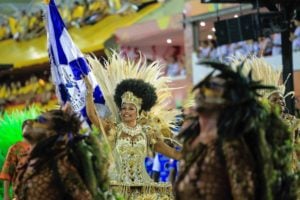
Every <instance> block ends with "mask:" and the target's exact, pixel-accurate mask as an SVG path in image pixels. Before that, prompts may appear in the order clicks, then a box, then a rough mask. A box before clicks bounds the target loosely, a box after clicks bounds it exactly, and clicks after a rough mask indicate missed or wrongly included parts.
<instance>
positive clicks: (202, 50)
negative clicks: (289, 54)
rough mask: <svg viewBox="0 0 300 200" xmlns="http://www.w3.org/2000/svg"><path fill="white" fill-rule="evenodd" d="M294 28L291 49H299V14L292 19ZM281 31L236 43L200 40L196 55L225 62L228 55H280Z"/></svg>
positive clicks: (291, 35)
mask: <svg viewBox="0 0 300 200" xmlns="http://www.w3.org/2000/svg"><path fill="white" fill-rule="evenodd" d="M293 23H294V25H295V30H294V31H293V32H291V34H290V41H291V42H292V47H293V51H299V50H300V16H299V18H297V19H294V20H293ZM281 51H282V49H281V33H275V34H272V35H269V36H266V37H259V38H258V40H257V41H255V40H247V41H240V42H237V43H232V44H227V45H221V46H217V43H216V41H215V40H205V41H201V42H200V47H199V49H198V52H197V53H198V57H199V58H200V59H213V60H219V61H224V62H226V61H227V59H228V58H229V57H230V56H239V55H256V56H258V57H261V56H276V55H281Z"/></svg>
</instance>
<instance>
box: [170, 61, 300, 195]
mask: <svg viewBox="0 0 300 200" xmlns="http://www.w3.org/2000/svg"><path fill="white" fill-rule="evenodd" d="M203 64H206V65H209V66H211V67H212V68H213V69H214V70H216V71H218V72H220V74H218V75H217V77H220V78H222V79H224V80H225V83H224V94H223V96H222V98H223V99H224V100H225V101H224V102H223V103H222V105H218V106H219V108H220V110H219V112H220V115H219V117H218V122H217V130H218V131H217V134H218V139H217V141H216V145H215V146H214V147H213V150H211V147H209V146H205V145H202V144H201V143H200V144H199V145H198V147H197V148H196V150H195V151H193V152H186V151H185V149H187V148H186V147H188V146H187V145H190V143H191V141H193V140H194V139H195V138H196V137H197V136H198V134H199V132H200V130H201V127H200V126H199V124H198V122H197V121H195V122H194V123H193V124H192V125H191V126H190V127H188V128H187V129H186V130H183V131H182V132H181V134H180V137H181V139H182V140H183V143H184V154H185V156H184V160H185V161H184V167H183V169H182V171H181V174H180V175H179V177H178V181H177V184H176V190H177V191H179V194H180V183H181V182H184V180H188V179H190V180H191V181H190V182H191V185H193V183H194V185H195V187H196V188H197V189H196V190H195V191H197V192H195V199H206V198H208V197H214V195H216V196H215V197H216V198H215V199H217V198H219V199H255V200H259V199H261V200H271V199H281V200H285V199H296V198H297V197H296V192H295V191H296V190H297V185H296V182H295V178H296V176H295V175H293V174H292V173H291V170H290V166H291V150H292V149H291V145H290V144H291V143H290V142H291V141H290V138H291V137H290V134H291V133H290V132H289V131H288V128H287V126H286V125H285V124H284V123H283V122H282V121H281V120H280V118H279V115H278V114H277V113H275V112H273V111H272V110H271V109H270V106H269V105H268V104H267V103H265V102H259V101H258V98H257V97H258V92H257V91H258V90H259V89H268V88H270V89H271V88H272V87H269V86H263V85H261V84H260V83H259V82H256V81H253V80H252V79H251V72H250V74H249V75H248V76H247V77H245V76H243V75H242V72H241V71H242V64H241V65H240V66H238V67H237V70H236V71H234V70H232V69H231V67H230V66H227V65H224V64H220V63H213V62H204V63H203ZM211 77H213V73H211V74H210V75H208V76H207V77H206V78H205V79H204V80H203V81H201V82H200V83H199V84H197V85H196V86H195V88H194V89H198V88H201V87H203V86H205V85H206V84H208V82H209V80H210V79H211ZM197 98H198V97H197V96H196V100H197ZM200 134H201V132H200ZM214 148H215V149H214ZM211 152H213V153H211ZM201 159H202V160H201ZM209 162H211V165H210V166H209V167H210V168H212V169H215V171H212V172H209V171H207V170H206V169H205V167H207V163H209ZM249 165H250V167H249ZM197 166H199V167H198V168H197ZM191 171H193V173H194V171H196V172H195V174H194V175H193V177H191ZM193 173H192V174H193ZM216 174H217V175H216ZM195 176H198V178H195ZM210 177H211V178H213V179H214V182H213V183H212V185H210V186H208V185H207V184H210V182H209V180H210V179H211V178H210ZM194 179H195V182H193V181H192V180H194ZM196 180H197V181H196ZM202 180H206V181H204V182H203V183H202ZM201 184H203V185H201ZM252 187H253V188H254V189H253V190H251V188H252ZM215 192H217V193H218V194H214V193H215ZM222 192H224V193H222ZM190 193H193V190H191V191H190ZM191 198H193V197H191ZM178 199H180V198H178Z"/></svg>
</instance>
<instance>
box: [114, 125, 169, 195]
mask: <svg viewBox="0 0 300 200" xmlns="http://www.w3.org/2000/svg"><path fill="white" fill-rule="evenodd" d="M147 132H149V127H146V126H141V125H139V124H138V125H137V126H136V127H134V128H130V127H128V126H126V125H125V124H123V123H119V124H118V125H117V126H116V128H113V127H111V129H110V135H109V140H110V142H111V144H112V147H113V154H114V158H115V163H114V165H112V167H111V170H110V178H111V186H112V188H113V189H114V190H115V191H117V192H118V193H120V194H121V195H122V196H124V197H125V199H134V200H138V199H153V200H154V199H172V187H171V184H169V183H156V182H154V181H153V180H152V179H151V178H150V177H149V175H148V173H147V171H146V168H145V158H146V156H147V155H148V151H149V150H150V147H151V146H153V145H154V144H155V143H156V142H157V140H158V138H157V137H156V136H155V135H153V134H147Z"/></svg>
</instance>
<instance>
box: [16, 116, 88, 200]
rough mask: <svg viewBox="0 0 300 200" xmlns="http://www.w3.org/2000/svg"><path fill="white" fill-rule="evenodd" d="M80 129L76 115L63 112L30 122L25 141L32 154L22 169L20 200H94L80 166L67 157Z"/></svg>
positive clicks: (28, 121)
mask: <svg viewBox="0 0 300 200" xmlns="http://www.w3.org/2000/svg"><path fill="white" fill-rule="evenodd" d="M80 125H81V122H80V120H79V118H78V117H77V116H76V115H75V114H71V113H67V112H64V111H63V110H51V111H48V112H45V113H43V114H42V115H40V116H39V117H37V118H36V119H34V120H27V126H26V128H25V129H24V131H23V137H24V138H26V140H28V142H29V143H30V144H31V145H32V150H31V152H30V154H29V155H28V158H27V162H26V163H24V164H23V165H22V166H19V172H18V176H17V178H16V184H15V193H16V199H17V200H26V199H30V200H38V199H39V200H40V199H48V200H60V199H61V200H62V199H78V200H82V199H87V200H88V199H92V195H91V193H90V191H89V190H88V189H87V187H86V185H85V184H84V182H83V180H82V176H80V174H79V172H78V170H77V168H76V164H77V163H76V162H74V161H72V160H71V157H70V155H69V154H68V153H69V150H70V149H69V148H68V147H69V146H68V145H69V141H70V140H71V138H75V137H76V135H78V132H79V128H80ZM75 163H76V164H75Z"/></svg>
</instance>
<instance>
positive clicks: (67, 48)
mask: <svg viewBox="0 0 300 200" xmlns="http://www.w3.org/2000/svg"><path fill="white" fill-rule="evenodd" d="M45 19H46V29H47V35H48V51H49V57H50V63H51V74H52V78H53V82H54V84H55V86H56V95H57V97H58V99H59V101H60V104H61V105H64V104H65V103H66V102H70V103H71V106H72V108H73V110H74V111H75V112H76V113H80V114H81V115H82V116H83V117H84V118H85V119H86V116H87V115H86V109H85V105H86V99H85V95H86V86H85V83H84V81H83V80H82V76H83V75H85V76H88V78H89V80H90V81H91V84H92V86H93V88H94V102H95V103H98V104H104V103H105V100H104V97H103V94H102V92H101V90H100V88H99V86H98V85H97V83H96V81H95V77H93V74H92V73H91V70H90V67H89V65H88V63H87V61H86V59H85V57H84V55H83V54H82V53H81V52H80V50H79V49H78V48H77V47H76V45H75V44H74V43H73V41H72V39H71V37H70V35H69V33H68V31H67V29H66V27H65V25H64V22H63V20H62V18H61V16H60V14H59V12H58V9H57V7H56V5H55V2H54V0H50V1H49V4H48V6H47V9H46V16H45Z"/></svg>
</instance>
